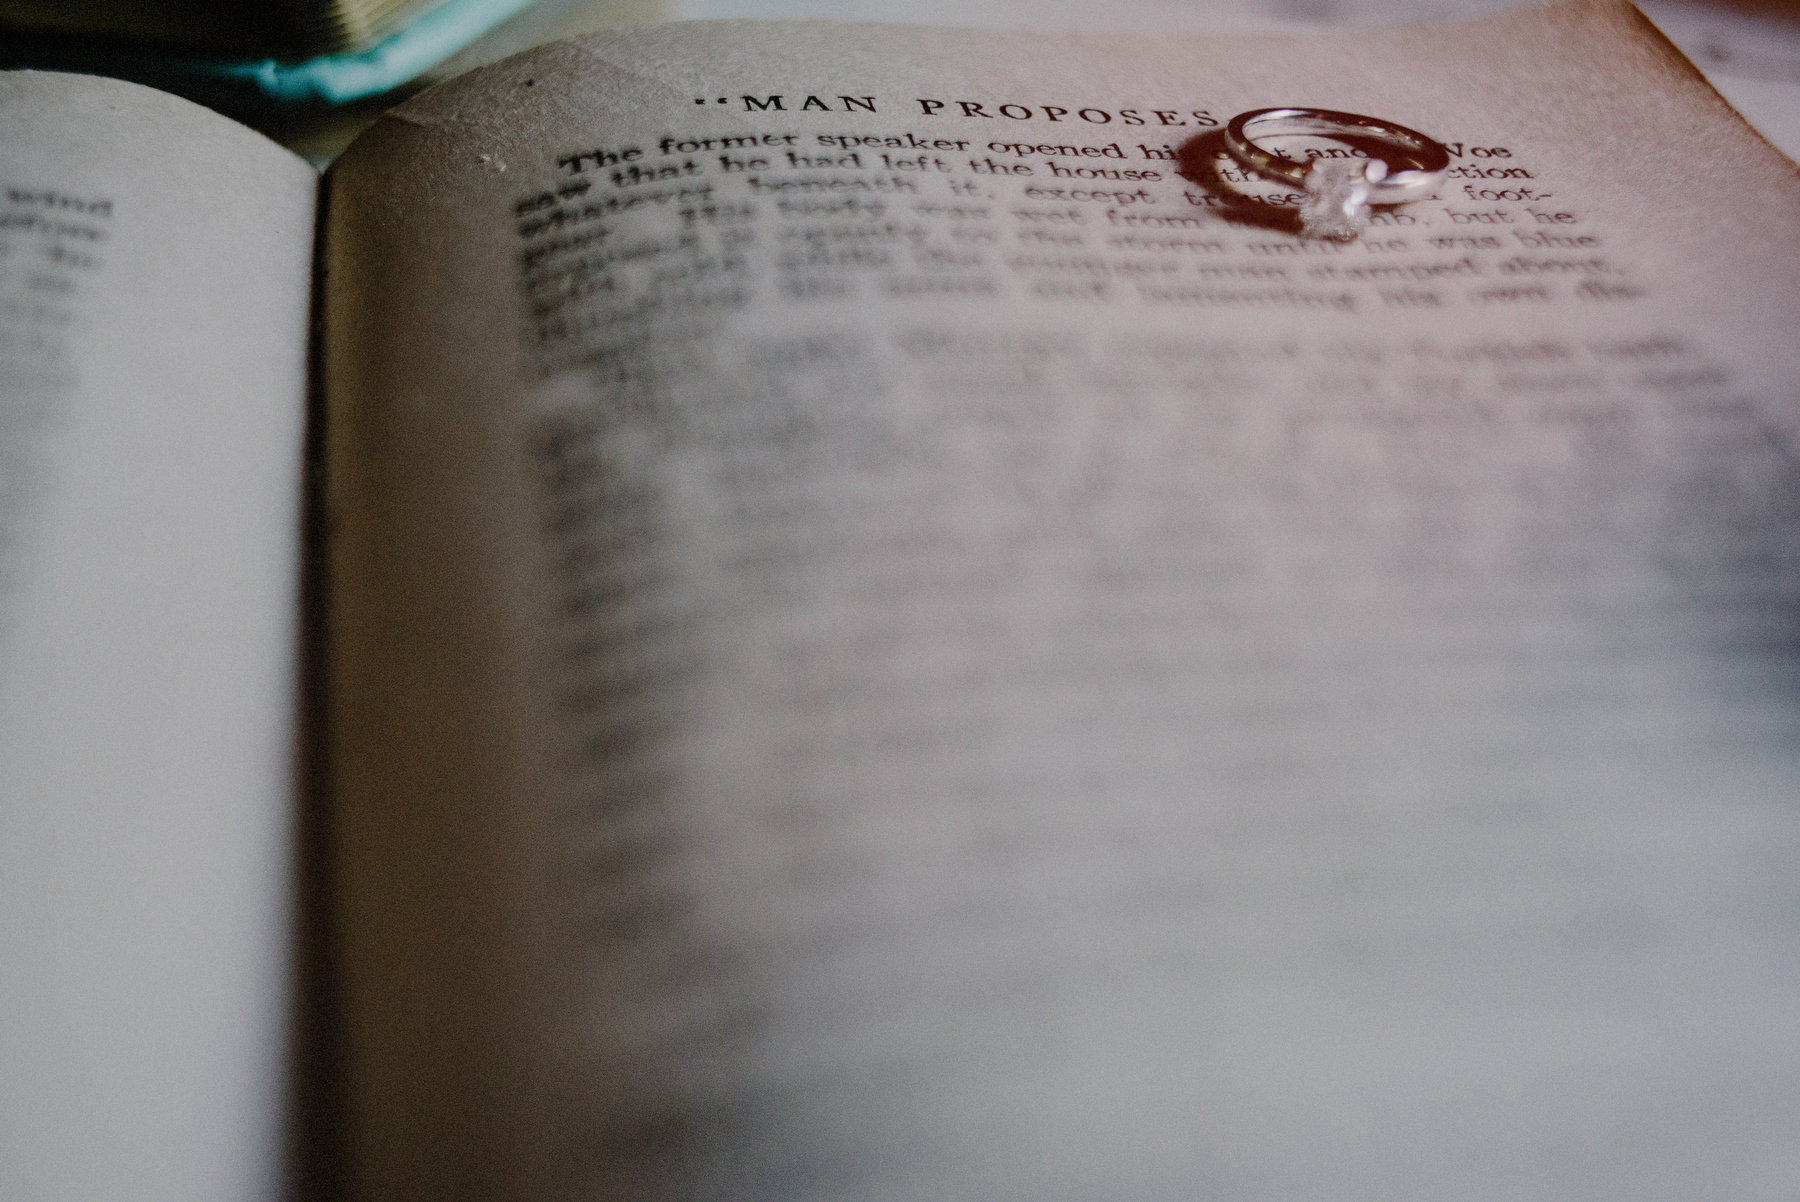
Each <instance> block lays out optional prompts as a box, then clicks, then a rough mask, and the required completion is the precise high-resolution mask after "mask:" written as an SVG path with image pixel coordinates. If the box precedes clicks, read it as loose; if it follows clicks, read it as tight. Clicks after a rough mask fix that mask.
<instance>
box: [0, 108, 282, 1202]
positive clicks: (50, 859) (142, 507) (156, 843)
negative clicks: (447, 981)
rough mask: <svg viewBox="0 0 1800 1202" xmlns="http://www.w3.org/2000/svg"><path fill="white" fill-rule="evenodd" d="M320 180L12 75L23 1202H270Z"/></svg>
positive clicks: (8, 730)
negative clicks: (61, 1201)
mask: <svg viewBox="0 0 1800 1202" xmlns="http://www.w3.org/2000/svg"><path fill="white" fill-rule="evenodd" d="M316 191H317V177H316V175H315V174H314V173H313V171H312V169H311V168H310V167H308V166H307V165H306V164H305V163H304V162H302V161H301V160H299V159H297V158H296V157H294V156H293V155H290V154H288V153H287V152H286V151H283V150H281V149H280V148H279V147H277V146H275V145H274V144H273V143H271V142H268V141H267V140H265V139H263V138H262V137H260V136H258V135H255V134H252V133H251V132H249V131H248V130H245V129H243V128H242V127H240V126H237V125H234V124H232V123H231V122H229V121H226V120H224V119H223V118H221V117H218V116H216V115H214V114H212V113H209V112H207V111H206V110H204V109H201V108H199V107H198V106H196V105H192V104H189V103H187V102H186V101H181V100H177V99H174V98H173V97H170V96H165V95H163V94H161V93H157V92H152V91H150V90H149V89H147V88H141V87H137V86H134V85H130V84H123V83H118V82H115V81H111V80H103V79H95V78H87V77H80V76H64V75H52V74H45V73H38V72H8V73H5V74H0V450H3V457H0V1165H3V1166H4V1168H0V1178H4V1180H5V1183H6V1184H5V1186H4V1188H3V1189H0V1192H4V1193H5V1194H6V1195H7V1196H8V1197H9V1198H21V1199H23V1198H34V1199H35V1198H45V1199H48V1198H81V1199H93V1200H102V1199H119V1200H121V1202H123V1200H125V1199H131V1200H132V1202H142V1200H146V1199H157V1200H164V1199H166V1200H168V1202H193V1200H196V1199H219V1200H220V1202H224V1200H226V1199H232V1200H242V1199H253V1198H272V1197H275V1196H277V1194H278V1193H279V1191H280V1189H281V1159H282V1143H283V1138H284V1136H283V1129H282V1124H283V1109H284V1101H283V1095H284V1090H285V1088H286V1080H287V1078H286V1073H285V1071H284V1065H283V1061H284V1057H285V1048H286V1046H287V1044H288V1034H289V1033H288V1029H287V1028H288V1023H289V1020H290V1017H291V1016H290V1013H289V1007H288V1004H287V999H288V997H289V994H290V989H289V982H288V980H287V974H288V972H289V968H290V964H289V955H288V953H289V948H290V944H291V942H292V941H291V939H290V931H289V926H290V923H291V922H292V917H291V913H292V905H291V898H290V896H289V892H290V890H291V889H292V888H293V883H294V882H293V873H292V871H291V864H290V858H291V857H292V856H293V854H294V842H293V838H292V829H293V826H294V822H295V810H294V788H293V773H294V771H295V765H294V756H293V747H294V739H295V731H294V716H295V696H294V694H295V688H296V684H295V680H296V677H295V671H294V666H295V663H296V656H297V653H298V650H297V645H296V641H295V640H296V638H297V630H298V626H297V608H296V600H297V581H298V576H297V571H298V551H299V547H298V541H299V529H300V525H299V523H300V454H301V435H302V428H303V423H304V420H305V403H306V397H305V378H306V343H307V322H308V304H309V302H308V297H309V293H310V290H309V283H310V277H311V246H312V225H313V213H314V200H315V196H316Z"/></svg>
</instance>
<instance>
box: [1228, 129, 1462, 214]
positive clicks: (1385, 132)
mask: <svg viewBox="0 0 1800 1202" xmlns="http://www.w3.org/2000/svg"><path fill="white" fill-rule="evenodd" d="M1284 134H1285V135H1293V134H1313V135H1319V136H1324V137H1330V138H1346V137H1350V138H1365V139H1368V140H1369V141H1373V142H1378V143H1381V144H1382V145H1383V146H1386V147H1392V148H1393V149H1394V150H1396V151H1398V152H1399V153H1398V154H1396V155H1394V156H1393V158H1392V160H1390V159H1387V158H1376V157H1374V156H1372V155H1371V156H1366V157H1365V156H1357V157H1355V158H1351V159H1339V158H1314V159H1310V160H1308V161H1305V162H1301V161H1299V160H1297V159H1290V158H1284V157H1283V156H1281V155H1278V154H1276V153H1274V152H1273V151H1269V150H1265V149H1263V148H1262V147H1261V146H1258V145H1257V144H1256V141H1255V139H1257V138H1266V137H1273V136H1278V135H1284ZM1225 149H1226V150H1228V151H1230V152H1231V155H1232V157H1233V158H1235V159H1237V160H1238V162H1240V163H1242V164H1243V165H1244V166H1245V167H1248V168H1249V169H1250V170H1251V171H1253V172H1255V173H1256V174H1258V175H1261V176H1265V177H1270V178H1274V179H1278V180H1282V181H1285V182H1287V183H1290V184H1295V185H1298V186H1300V187H1302V188H1304V189H1305V190H1306V193H1307V196H1308V206H1309V207H1310V208H1312V209H1313V210H1316V211H1314V212H1312V213H1311V215H1310V216H1309V214H1308V206H1303V208H1302V214H1301V216H1302V225H1303V227H1304V229H1305V232H1306V233H1308V234H1311V235H1313V236H1315V237H1326V238H1341V239H1348V238H1354V237H1356V235H1357V233H1358V232H1359V231H1360V230H1361V229H1362V228H1363V227H1364V226H1366V225H1367V224H1368V221H1369V206H1370V205H1371V204H1378V205H1395V204H1405V203H1407V202H1408V201H1413V200H1418V199H1419V198H1421V197H1423V196H1425V195H1427V194H1428V193H1430V192H1431V190H1432V189H1434V188H1436V187H1437V186H1438V185H1439V184H1441V183H1442V182H1443V181H1444V177H1445V176H1446V175H1447V174H1448V173H1449V170H1450V152H1449V150H1447V149H1446V148H1445V147H1444V146H1443V144H1442V143H1439V142H1437V141H1434V140H1433V139H1431V138H1428V137H1426V136H1425V135H1424V134H1422V133H1420V132H1419V131H1418V130H1415V129H1408V128H1406V127H1405V126H1404V125H1395V124H1393V123H1392V122H1389V121H1379V120H1376V119H1375V118H1374V117H1363V116H1359V115H1358V114H1356V113H1339V112H1333V111H1332V110H1330V109H1301V108H1272V109H1251V110H1250V111H1249V112H1247V113H1239V114H1238V115H1237V116H1235V117H1233V118H1232V119H1231V121H1230V123H1229V124H1228V125H1226V127H1225Z"/></svg>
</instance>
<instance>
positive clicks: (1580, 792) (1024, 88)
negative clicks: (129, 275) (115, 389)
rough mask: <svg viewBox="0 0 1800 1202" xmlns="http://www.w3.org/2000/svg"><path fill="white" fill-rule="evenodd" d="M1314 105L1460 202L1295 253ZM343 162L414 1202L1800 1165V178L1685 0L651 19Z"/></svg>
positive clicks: (357, 464)
mask: <svg viewBox="0 0 1800 1202" xmlns="http://www.w3.org/2000/svg"><path fill="white" fill-rule="evenodd" d="M1296 103H1303V104H1311V105H1318V106H1321V107H1326V108H1333V109H1340V110H1347V111H1350V112H1355V113H1367V114H1371V115H1373V116H1376V117H1378V118H1381V119H1385V120H1389V121H1394V122H1399V123H1401V124H1404V125H1407V126H1411V127H1414V128H1417V129H1421V130H1423V131H1425V132H1426V133H1428V134H1430V135H1431V136H1433V137H1435V138H1438V139H1440V140H1442V141H1443V142H1444V143H1446V144H1447V145H1449V146H1450V147H1451V148H1452V164H1453V167H1452V171H1451V175H1450V177H1449V178H1448V179H1447V180H1446V181H1445V183H1444V184H1443V185H1442V187H1440V188H1439V189H1438V192H1437V194H1436V195H1434V196H1432V197H1430V198H1429V199H1426V200H1421V201H1419V202H1418V203H1415V204H1412V205H1409V206H1407V207H1405V208H1401V209H1396V210H1390V211H1387V212H1384V213H1380V214H1378V220H1377V223H1376V224H1375V226H1374V227H1373V228H1372V229H1371V230H1369V231H1368V232H1367V233H1365V234H1364V235H1363V237H1362V238H1361V239H1359V240H1357V241H1355V242H1350V243H1338V242H1326V241H1314V240H1307V239H1302V238H1300V237H1297V236H1296V234H1295V232H1294V225H1293V221H1292V217H1291V213H1292V209H1293V207H1294V205H1295V203H1296V199H1295V197H1294V195H1293V190H1292V189H1291V188H1289V187H1286V186H1278V185H1271V184H1268V183H1266V182H1259V181H1256V180H1253V179H1247V178H1245V176H1244V173H1243V172H1242V170H1241V169H1240V168H1238V167H1237V166H1235V165H1234V164H1233V163H1231V162H1230V161H1229V160H1228V159H1226V158H1224V157H1222V153H1221V143H1220V141H1219V132H1220V129H1221V127H1222V126H1223V125H1224V123H1225V122H1226V121H1227V120H1228V119H1229V118H1230V117H1231V116H1232V115H1233V114H1235V113H1238V112H1240V111H1243V110H1247V109H1251V108H1256V107H1264V106H1270V105H1278V104H1296ZM1308 149H1310V150H1313V151H1316V152H1317V153H1320V154H1325V153H1330V152H1331V150H1332V147H1331V146H1330V145H1325V144H1315V145H1312V146H1306V147H1298V148H1296V150H1295V153H1300V152H1303V151H1304V150H1308ZM1339 153H1345V151H1344V150H1343V148H1341V147H1340V148H1339ZM330 191H331V207H332V224H331V227H330V231H329V235H328V239H329V245H328V263H329V280H330V292H329V301H328V317H327V320H328V325H329V330H328V342H329V355H328V388H329V391H330V394H331V396H330V403H331V406H332V417H331V422H332V440H333V446H332V456H333V458H332V466H331V471H332V480H333V483H332V504H331V520H332V521H333V523H334V530H335V531H336V537H337V542H336V544H335V546H334V553H333V554H334V558H333V573H334V578H335V580H336V583H337V589H338V592H337V593H336V595H335V600H334V606H335V610H334V614H335V619H334V620H335V622H336V625H334V629H333V633H332V640H333V644H332V654H333V666H332V673H333V677H334V688H335V689H336V690H337V693H336V702H335V705H336V709H335V711H334V718H333V721H334V725H335V730H336V734H337V739H338V742H337V744H336V746H337V753H336V754H337V756H338V760H337V771H338V773H339V777H338V784H337V787H338V790H339V806H340V809H339V821H340V823H341V827H340V829H341V830H342V831H343V832H344V841H343V858H342V859H341V861H340V863H339V869H338V871H339V874H340V882H341V887H342V892H341V895H340V896H341V898H342V911H341V918H340V921H341V923H342V928H343V930H344V935H345V944H344V946H345V962H344V963H345V971H346V974H347V980H348V991H347V993H346V1005H347V1008H348V1009H347V1013H348V1015H349V1023H348V1026H347V1028H346V1039H347V1047H348V1061H347V1063H348V1065H349V1070H350V1074H351V1093H350V1096H351V1100H352V1110H351V1113H350V1115H349V1120H348V1121H349V1124H350V1126H351V1128H352V1130H353V1131H354V1132H355V1137H356V1145H355V1147H354V1149H353V1160H352V1169H353V1176H354V1180H355V1182H356V1186H357V1193H358V1196H362V1197H370V1198H384V1199H385V1198H402V1197H406V1198H411V1197H417V1198H442V1197H496V1196H516V1197H521V1198H548V1197H568V1198H597V1197H606V1198H621V1199H624V1198H631V1199H677V1198H679V1199H697V1198H733V1199H747V1198H769V1199H776V1198H779V1199H785V1200H790V1202H792V1200H800V1199H820V1200H824V1199H833V1200H844V1199H867V1200H874V1199H893V1200H902V1199H906V1200H911V1199H924V1198H943V1199H951V1198H955V1199H972V1198H981V1199H1013V1198H1017V1199H1041V1198H1080V1199H1102V1198H1105V1199H1115V1198H1116V1199H1121V1200H1124V1199H1132V1200H1138V1199H1163V1198H1166V1199H1194V1198H1206V1199H1231V1200H1234V1202H1236V1200H1258V1202H1297V1200H1306V1199H1317V1200H1321V1202H1322V1200H1326V1199H1330V1200H1332V1202H1346V1200H1357V1202H1363V1200H1366V1202H1394V1200H1396V1199H1416V1200H1419V1202H1426V1200H1432V1202H1438V1200H1441V1199H1446V1198H1457V1199H1468V1200H1480V1199H1493V1200H1495V1202H1500V1200H1513V1199H1520V1198H1563V1197H1578V1198H1582V1199H1606V1200H1615V1199H1616V1200H1618V1202H1625V1200H1628V1199H1629V1200H1631V1202H1638V1200H1640V1199H1645V1198H1667V1199H1686V1198H1695V1197H1720V1198H1727V1197H1728V1198H1733V1199H1771V1200H1772V1199H1776V1198H1781V1197H1785V1196H1786V1195H1787V1194H1788V1193H1789V1192H1791V1189H1792V1185H1793V1182H1794V1180H1795V1177H1796V1172H1797V1171H1800V1166H1797V1164H1796V1161H1795V1159H1794V1149H1795V1148H1796V1147H1800V1143H1797V1142H1796V1140H1795V1135H1796V1132H1795V1130H1794V1119H1793V1114H1792V1107H1791V1105H1789V1103H1788V1099H1791V1097H1792V1096H1793V1090H1794V1088H1795V1086H1796V1083H1797V1081H1800V1046H1797V1043H1796V1035H1795V1027H1794V1024H1793V1022H1792V1015H1793V1014H1794V1013H1795V1008H1796V1003H1797V1002H1800V960H1797V959H1796V956H1795V949H1794V946H1793V933H1794V930H1795V918H1796V909H1795V901H1796V899H1795V892H1794V883H1793V882H1794V874H1793V871H1792V867H1791V865H1792V863H1793V860H1794V855H1795V852H1796V836H1797V834H1800V816H1797V815H1796V812H1795V807H1794V800H1795V798H1797V797H1800V755H1797V753H1796V743H1795V732H1796V729H1797V725H1796V722H1797V719H1800V708H1797V706H1796V692H1795V688H1794V685H1795V679H1796V677H1795V671H1796V663H1795V659H1794V656H1793V628H1792V623H1793V619H1794V614H1795V613H1796V612H1797V610H1796V600H1797V593H1796V589H1797V588H1800V563H1797V562H1796V559H1795V555H1796V548H1800V537H1797V536H1800V507H1797V506H1800V493H1797V492H1796V485H1797V482H1800V475H1797V474H1796V467H1795V459H1794V449H1793V448H1794V439H1795V437H1796V435H1797V434H1800V429H1797V424H1800V409H1797V398H1796V396H1795V391H1794V381H1795V380H1796V379H1800V342H1797V340H1796V339H1795V338H1794V336H1793V333H1794V330H1795V329H1796V328H1800V272H1797V271H1796V267H1797V266H1800V220H1797V218H1800V181H1797V179H1796V174H1795V170H1794V167H1793V165H1792V164H1791V163H1789V162H1788V161H1787V160H1785V159H1784V158H1782V157H1781V156H1780V155H1779V154H1777V153H1776V152H1774V151H1773V150H1772V149H1771V148H1769V147H1768V146H1767V145H1766V144H1765V143H1763V142H1762V141H1761V140H1760V139H1758V138H1757V137H1756V136H1755V135H1754V134H1753V133H1751V132H1750V131H1749V130H1747V129H1746V128H1745V127H1744V126H1743V125H1742V124H1741V123H1739V122H1738V121H1737V119H1736V118H1735V117H1734V116H1733V114H1732V113H1731V112H1730V110H1729V109H1728V108H1727V107H1726V106H1725V105H1724V103H1723V102H1722V101H1720V100H1719V98H1718V97H1717V96H1716V95H1715V94H1714V93H1713V92H1712V91H1711V90H1710V89H1709V88H1708V87H1707V86H1706V85H1705V83H1704V82H1703V81H1702V80H1701V79H1700V78H1699V77H1698V75H1697V74H1696V73H1695V72H1694V71H1693V70H1692V68H1691V67H1690V66H1688V65H1687V64H1686V63H1685V61H1684V60H1682V59H1681V58H1680V57H1679V55H1677V54H1676V53H1675V52H1674V51H1673V50H1672V49H1671V48H1670V47H1669V46H1668V44H1667V43H1666V42H1664V41H1663V40H1662V39H1661V38H1660V37H1659V36H1658V35H1657V34H1656V33H1655V32H1654V30H1653V29H1652V28H1651V27H1650V26H1649V25H1648V23H1647V22H1645V21H1643V19H1642V18H1641V17H1640V16H1638V14H1636V12H1635V11H1634V10H1632V9H1630V8H1629V7H1626V6H1622V5H1614V4H1610V3H1576V4H1569V5H1562V6H1557V7H1551V8H1546V9H1540V10H1534V11H1531V12H1526V13H1518V14H1511V15H1506V16H1502V17H1497V18H1490V19H1485V20H1483V21H1480V22H1476V23H1471V24H1467V25H1451V26H1442V27H1435V28H1420V29H1416V30H1410V31H1399V32H1389V33H1382V34H1357V35H1343V36H1335V35H1334V36H1328V37H1320V38H1298V39H1284V38H1244V39H1211V40H1209V39H1189V38H1176V37H1171V38H1166V39H1154V40H1152V39H1144V38H1138V37H1132V36H1123V35H1121V36H1100V35H1094V36H1085V35H1082V36H1077V35H1066V36H1065V35H1034V34H1029V33H1017V32H1003V31H993V30H980V31H948V30H932V29H919V28H908V27H901V26H888V27H870V26H855V25H842V26H840V25H830V24H822V23H776V24H759V23H753V22H725V23H717V24H703V25H695V26H676V27H664V28H655V29H645V30H638V31H631V32H628V33H623V34H618V35H612V36H605V37H595V38H589V39H583V40H580V41H577V42H575V43H571V44H564V45H561V46H555V47H549V48H545V49H543V50H540V51H537V52H533V53H532V54H529V55H526V56H523V57H521V58H518V59H514V60H510V61H508V62H505V63H502V64H498V65H496V66H494V67H492V68H489V69H486V70H483V71H479V72H476V73H475V74H474V75H472V76H470V77H468V78H466V79H465V80H463V81H460V82H458V83H456V84H453V85H451V86H449V87H447V88H445V89H442V90H439V91H436V92H432V93H428V94H426V95H424V96H422V97H420V98H417V99H415V100H412V101H409V102H408V103H407V104H405V105H403V106H402V107H401V108H399V109H398V110H397V111H396V112H394V113H393V114H392V115H391V116H390V117H389V118H387V119H386V120H384V121H383V122H382V123H381V124H380V125H378V126H377V127H376V128H375V130H374V131H373V132H372V133H371V134H370V135H368V136H367V137H366V138H365V139H364V140H363V141H362V142H361V143H359V144H358V145H357V146H356V147H354V148H353V149H352V150H351V151H350V152H349V153H348V155H347V156H346V157H345V158H344V159H343V160H341V161H340V163H339V164H338V166H337V167H335V168H334V169H333V175H332V177H331V189H330Z"/></svg>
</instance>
